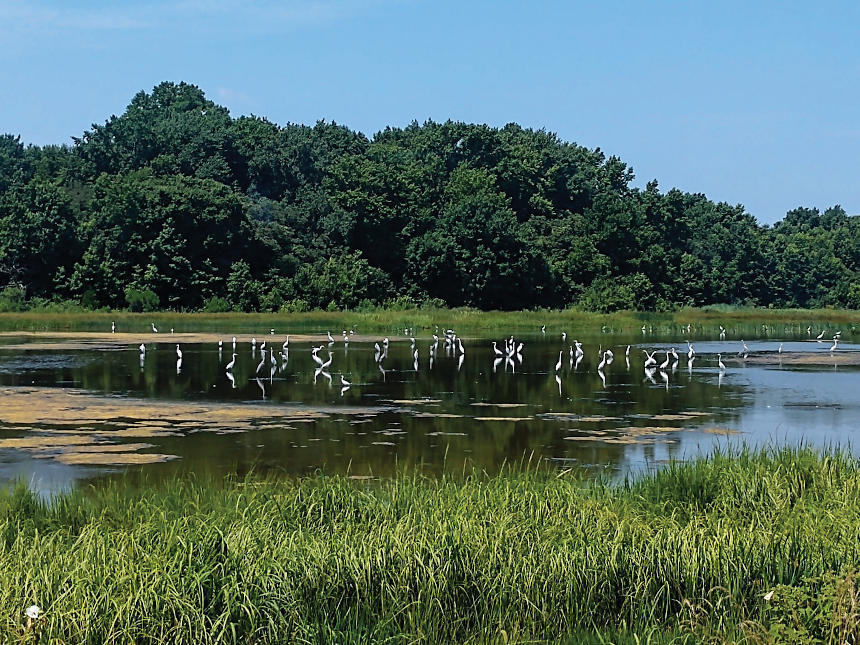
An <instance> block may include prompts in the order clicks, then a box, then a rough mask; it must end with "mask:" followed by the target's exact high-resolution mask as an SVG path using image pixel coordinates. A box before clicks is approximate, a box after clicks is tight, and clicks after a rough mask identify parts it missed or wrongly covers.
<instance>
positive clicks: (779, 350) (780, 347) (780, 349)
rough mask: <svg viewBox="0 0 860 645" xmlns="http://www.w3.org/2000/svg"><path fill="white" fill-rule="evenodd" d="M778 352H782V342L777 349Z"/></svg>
mask: <svg viewBox="0 0 860 645" xmlns="http://www.w3.org/2000/svg"><path fill="white" fill-rule="evenodd" d="M776 352H777V354H782V343H780V344H779V347H778V348H777V350H776Z"/></svg>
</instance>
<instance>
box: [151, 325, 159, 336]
mask: <svg viewBox="0 0 860 645" xmlns="http://www.w3.org/2000/svg"><path fill="white" fill-rule="evenodd" d="M149 324H150V325H152V331H153V333H156V334H157V333H158V327H156V326H155V323H149Z"/></svg>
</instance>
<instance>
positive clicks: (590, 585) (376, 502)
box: [0, 449, 860, 644]
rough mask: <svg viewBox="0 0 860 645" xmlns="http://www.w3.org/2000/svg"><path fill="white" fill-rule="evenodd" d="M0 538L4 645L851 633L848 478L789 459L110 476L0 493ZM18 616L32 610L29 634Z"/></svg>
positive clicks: (810, 637) (848, 462) (856, 552)
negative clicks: (38, 640)
mask: <svg viewBox="0 0 860 645" xmlns="http://www.w3.org/2000/svg"><path fill="white" fill-rule="evenodd" d="M0 546H2V548H3V553H4V556H3V558H2V559H0V583H2V584H0V608H2V611H3V614H4V615H5V616H6V617H7V619H8V622H7V623H6V624H5V625H4V626H3V627H2V629H3V630H5V633H4V634H3V635H4V637H5V639H7V640H12V641H14V640H16V639H19V638H20V639H31V638H32V637H33V636H34V635H35V631H36V630H39V631H40V632H41V637H42V642H49V641H51V642H53V641H54V639H56V640H57V641H60V642H75V643H84V642H86V643H108V642H115V643H128V642H137V643H146V642H153V643H162V642H164V643H195V644H196V643H213V642H237V641H240V642H253V643H268V642H314V643H317V642H319V643H322V642H337V643H368V642H389V643H405V642H426V643H443V642H526V641H528V642H533V641H552V642H558V641H561V642H565V641H568V642H642V643H644V642H689V643H694V642H702V641H707V640H712V641H714V642H725V641H743V642H750V643H765V642H804V643H805V642H839V643H842V642H849V643H854V642H856V641H857V639H858V634H860V614H858V612H860V608H858V601H859V600H860V598H858V594H860V590H858V584H857V581H856V579H855V578H854V574H853V572H854V571H855V570H856V567H857V566H858V564H860V465H858V462H857V461H855V460H852V459H851V458H849V457H847V456H845V455H841V454H831V455H828V456H818V455H816V454H814V453H812V452H808V451H804V450H800V451H797V450H788V449H785V450H781V451H779V452H776V453H765V454H752V453H741V454H736V455H731V456H720V455H717V456H714V457H711V458H709V459H703V460H699V461H697V462H695V463H691V464H686V465H676V466H672V467H669V468H667V469H666V470H664V471H662V472H660V473H658V474H655V475H653V476H649V477H647V478H644V479H642V480H640V481H637V482H634V483H630V484H628V485H625V486H610V485H608V484H584V483H583V482H581V481H579V480H577V479H575V478H573V477H572V476H571V475H567V474H556V473H552V472H530V471H524V470H514V471H510V472H507V473H505V474H503V475H501V476H493V477H488V476H484V475H482V474H478V473H474V474H472V475H471V476H464V477H448V478H442V479H432V478H424V477H422V476H420V475H417V474H405V475H402V476H400V477H396V478H393V479H390V480H383V481H379V482H360V481H358V482H357V481H350V480H346V479H343V478H340V477H334V478H331V477H325V476H318V477H313V478H309V479H303V480H299V481H295V480H281V481H274V480H268V481H254V480H248V481H242V482H216V481H204V480H200V479H193V478H187V479H179V480H175V481H172V482H169V483H166V484H159V485H158V486H157V487H152V486H146V485H144V486H140V485H138V484H136V483H135V482H133V481H132V480H129V479H123V480H120V481H114V482H111V483H108V484H103V485H99V486H98V487H96V488H92V489H86V490H79V491H75V492H72V493H69V494H67V495H65V496H63V497H61V498H59V499H57V500H55V501H54V503H52V504H45V503H42V502H40V501H39V500H38V499H37V498H36V497H34V496H33V495H31V494H30V493H28V492H27V491H26V489H25V488H22V487H19V488H17V489H16V490H14V491H12V492H10V493H5V494H3V495H2V496H0ZM770 592H773V593H772V594H771V593H770ZM768 594H770V595H768ZM32 603H36V604H38V605H40V606H41V607H42V608H43V609H44V614H43V617H42V618H40V619H39V620H38V621H37V623H36V625H35V626H33V627H31V628H30V629H29V630H26V629H25V628H24V627H23V626H22V625H23V623H24V620H25V619H24V618H23V610H24V608H25V607H27V606H29V605H31V604H32ZM637 639H638V640H637ZM792 639H793V640H792Z"/></svg>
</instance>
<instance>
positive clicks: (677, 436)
mask: <svg viewBox="0 0 860 645" xmlns="http://www.w3.org/2000/svg"><path fill="white" fill-rule="evenodd" d="M682 332H683V334H684V337H683V338H681V339H679V338H678V337H677V335H676V336H675V337H668V336H669V335H666V336H664V337H652V336H651V332H649V331H648V330H647V329H644V330H642V331H641V332H640V330H638V329H636V330H635V334H636V335H635V336H631V335H630V333H629V332H627V333H624V334H613V333H612V332H611V331H607V332H601V333H600V334H599V335H592V336H588V335H586V334H585V333H580V332H578V333H577V335H578V336H580V338H582V339H583V340H582V341H580V340H573V343H574V344H573V345H568V344H565V343H566V337H565V338H561V334H550V333H546V334H542V333H540V332H539V333H537V334H533V335H531V336H524V337H523V338H521V339H514V338H509V339H504V340H501V341H500V340H498V339H496V340H495V342H493V339H477V338H466V339H463V338H460V337H459V336H456V335H453V334H443V335H442V336H437V337H436V338H434V339H433V340H430V339H429V338H422V337H420V336H419V337H416V338H414V339H412V338H395V337H391V338H385V339H383V340H382V341H376V342H357V341H356V340H354V339H353V340H352V342H349V341H348V340H344V341H341V342H339V343H336V342H334V341H333V340H330V341H329V342H328V343H325V342H323V343H322V344H319V343H316V344H312V343H293V344H290V342H289V339H288V338H287V340H285V341H284V342H283V344H282V345H278V342H279V341H274V339H272V338H270V337H266V340H265V341H263V342H261V343H260V344H259V347H258V344H257V342H256V340H255V341H254V342H253V343H250V344H242V343H238V344H237V343H236V339H235V338H234V339H233V351H232V352H231V355H230V358H231V360H230V361H229V362H228V363H226V364H225V363H224V358H225V356H224V354H223V352H222V343H221V342H218V343H216V342H214V341H213V342H211V343H205V344H199V343H198V344H193V343H183V344H182V346H181V347H180V346H179V345H178V344H176V343H169V342H156V341H155V340H152V339H149V340H147V343H146V344H145V345H144V344H141V345H140V346H135V345H131V346H127V347H124V348H120V347H116V348H110V349H102V350H94V349H86V348H77V347H75V348H70V349H67V350H62V351H56V350H43V349H27V348H26V347H21V348H8V343H7V348H5V349H4V348H3V347H2V346H0V385H2V386H6V387H8V386H41V387H48V388H57V387H75V388H82V389H84V390H86V391H88V392H92V393H94V394H99V395H111V396H113V397H115V396H120V397H123V398H128V399H143V400H147V401H149V402H151V403H155V404H158V403H159V402H165V403H166V402H169V401H186V402H203V403H207V404H211V403H219V404H232V405H239V406H259V405H264V406H273V408H272V409H273V410H274V411H273V412H272V415H274V416H277V415H278V414H281V412H280V409H279V408H276V407H274V406H283V405H288V406H292V408H291V409H298V408H301V409H307V410H323V409H324V410H325V413H324V414H322V415H321V416H319V417H315V418H312V419H309V420H306V421H305V422H301V423H296V422H295V420H291V421H290V422H284V423H283V424H282V425H280V426H278V425H277V424H276V423H275V424H273V423H267V424H266V425H265V427H262V426H257V425H255V423H254V422H248V423H243V424H242V431H241V432H238V433H232V434H215V433H208V432H207V433H198V432H194V428H193V427H191V426H183V427H182V428H181V429H180V430H179V432H178V434H177V435H175V436H174V435H170V436H158V437H156V438H152V439H149V440H148V441H150V443H152V444H154V448H153V450H157V451H158V452H163V453H168V454H173V455H177V456H178V457H179V459H178V460H175V461H172V462H168V463H159V464H151V465H147V466H144V468H147V469H148V470H149V471H151V472H153V473H156V474H158V473H161V474H164V475H168V474H170V473H172V472H174V471H176V470H177V469H192V470H205V471H213V472H217V473H226V472H238V473H240V474H241V473H244V472H246V471H247V470H249V469H251V468H253V469H256V470H258V471H266V470H277V471H283V472H292V473H306V472H310V471H313V470H315V469H320V468H322V469H325V470H328V471H339V472H347V471H349V472H350V473H353V474H362V475H363V474H387V473H391V472H393V471H394V470H395V469H397V468H399V467H403V466H408V465H410V464H423V465H424V467H425V468H427V469H430V470H441V469H444V468H454V469H457V468H461V467H462V465H463V463H464V462H466V461H468V462H471V463H474V464H476V465H478V466H480V467H482V468H486V469H488V470H493V469H496V468H498V467H499V466H500V465H501V464H503V463H505V462H511V461H516V460H518V459H521V458H522V457H523V455H528V454H532V453H533V454H534V455H537V456H539V457H541V458H544V459H549V460H555V461H558V462H560V463H563V464H565V465H577V466H581V467H584V468H597V469H601V470H605V469H608V470H609V471H610V472H618V473H625V472H630V471H641V470H643V469H646V468H650V467H653V466H655V465H656V464H660V463H662V462H664V461H665V460H667V459H670V458H677V457H687V456H691V455H694V454H696V453H698V452H700V451H703V450H708V449H710V448H711V447H712V446H713V445H715V444H716V443H718V442H723V443H724V442H727V441H744V442H746V443H749V444H753V445H756V444H766V443H773V442H789V443H800V442H805V443H808V444H813V445H826V444H829V443H839V444H842V445H848V443H849V441H850V439H851V438H852V436H853V433H854V431H855V428H857V427H858V422H860V407H858V404H857V403H856V397H855V393H856V391H857V387H858V386H860V371H859V370H858V368H857V367H856V366H853V365H842V364H832V365H830V364H826V363H825V364H824V365H822V364H805V365H796V364H788V363H787V362H786V364H781V363H779V358H777V360H776V361H771V362H769V363H767V364H760V363H755V362H754V359H756V357H761V356H762V355H772V356H775V357H790V356H791V355H792V353H794V352H809V351H810V350H814V351H820V352H823V353H824V354H827V352H828V351H829V350H830V349H831V347H832V345H833V343H832V341H831V342H830V343H827V344H823V345H822V344H820V343H817V342H816V341H817V340H818V339H815V338H812V339H806V338H803V337H801V338H797V337H787V338H776V339H772V338H763V339H756V340H750V339H749V338H750V336H747V340H746V341H740V339H737V340H731V339H729V340H721V339H720V337H719V334H716V333H714V334H713V336H714V338H696V339H695V346H694V344H693V342H692V341H690V342H688V341H687V338H688V337H687V336H686V334H688V333H689V331H688V330H682ZM803 335H805V334H803ZM641 336H646V340H645V341H643V340H642V338H641ZM345 338H346V337H345ZM157 340H159V341H160V339H157ZM685 343H686V344H687V351H686V352H685V353H684V354H683V355H679V354H678V352H677V347H679V346H680V347H684V344H685ZM421 347H427V348H428V350H427V354H426V357H422V353H421V351H422V350H421V349H420V348H421ZM278 348H280V349H279V352H278V354H276V352H275V350H276V349H278ZM780 348H781V353H780V351H779V349H780ZM258 349H259V350H260V351H259V353H258V352H257V350H258ZM290 350H292V355H291V354H290ZM855 350H856V346H855V345H853V344H852V343H850V342H846V341H844V340H843V341H842V342H841V343H839V344H838V348H837V349H836V350H834V355H835V356H836V357H839V356H840V353H844V352H852V351H855ZM618 352H623V353H624V361H620V360H619V361H616V360H615V355H616V354H617V353H618ZM565 354H567V358H565ZM787 360H788V359H786V361H787ZM333 375H334V376H336V377H337V386H336V387H335V379H334V377H333ZM343 406H349V407H350V409H352V410H354V409H355V408H356V407H358V408H360V409H363V410H366V413H364V414H362V415H360V416H356V415H355V414H353V413H350V414H344V413H342V412H340V411H341V410H343V409H345V408H344V407H343ZM255 410H256V408H255ZM231 414H234V413H233V412H231ZM104 423H105V427H106V428H107V429H106V430H105V432H107V431H108V430H109V429H110V428H108V427H107V426H110V423H109V422H104ZM90 425H92V424H90ZM224 425H225V426H229V425H230V422H229V421H225V423H224ZM0 427H2V437H4V438H14V437H24V436H27V434H28V432H29V431H30V430H32V429H33V428H34V427H35V429H36V430H38V429H39V426H38V424H36V425H35V426H33V425H30V426H27V427H22V426H21V425H19V424H16V423H14V421H10V420H8V419H5V418H4V417H3V413H2V411H0ZM736 433H739V434H736ZM100 436H101V435H100ZM44 456H45V455H44V454H42V453H27V452H25V451H23V450H21V449H14V448H0V478H4V479H8V478H9V477H21V476H25V477H27V478H30V477H41V476H44V477H50V478H59V479H60V480H62V481H73V480H75V479H76V478H79V477H86V476H90V475H91V474H93V473H101V472H106V471H110V470H111V469H110V468H105V467H89V466H80V465H75V466H70V465H63V464H58V463H57V462H56V461H53V460H51V459H44V458H36V457H44ZM58 473H62V475H58Z"/></svg>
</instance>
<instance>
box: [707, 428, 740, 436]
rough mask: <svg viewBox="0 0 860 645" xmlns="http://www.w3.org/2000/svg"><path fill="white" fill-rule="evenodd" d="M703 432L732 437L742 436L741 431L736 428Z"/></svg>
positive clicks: (709, 429) (713, 429)
mask: <svg viewBox="0 0 860 645" xmlns="http://www.w3.org/2000/svg"><path fill="white" fill-rule="evenodd" d="M702 432H707V433H708V434H724V435H732V434H740V433H741V431H740V430H737V429H735V428H702Z"/></svg>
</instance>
